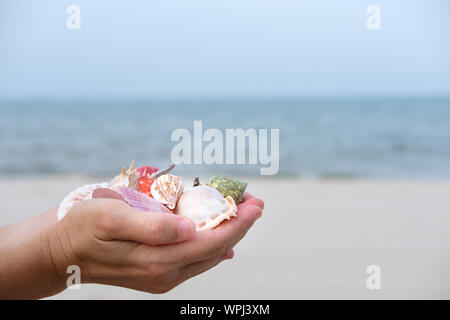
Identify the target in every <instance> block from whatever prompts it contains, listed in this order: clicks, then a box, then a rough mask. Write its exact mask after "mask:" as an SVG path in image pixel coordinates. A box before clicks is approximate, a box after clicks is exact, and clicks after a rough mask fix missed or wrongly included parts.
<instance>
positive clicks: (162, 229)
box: [145, 214, 176, 242]
mask: <svg viewBox="0 0 450 320" xmlns="http://www.w3.org/2000/svg"><path fill="white" fill-rule="evenodd" d="M145 229H146V232H147V238H148V239H155V240H156V241H160V242H161V241H166V240H168V239H169V238H170V239H172V238H174V237H176V230H175V229H174V228H170V224H168V223H167V221H166V217H161V216H159V215H153V214H149V215H148V218H147V221H146V225H145Z"/></svg>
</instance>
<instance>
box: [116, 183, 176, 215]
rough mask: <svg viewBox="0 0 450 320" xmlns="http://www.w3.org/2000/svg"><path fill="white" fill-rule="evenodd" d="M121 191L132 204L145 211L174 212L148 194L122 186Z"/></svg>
mask: <svg viewBox="0 0 450 320" xmlns="http://www.w3.org/2000/svg"><path fill="white" fill-rule="evenodd" d="M119 193H120V194H121V195H122V196H123V197H124V199H125V201H126V202H127V203H128V204H129V205H130V206H132V207H133V208H136V209H138V210H141V211H145V212H165V213H172V211H170V210H169V209H167V208H166V206H164V205H163V204H162V203H160V202H159V201H156V200H155V199H152V198H150V197H149V196H147V195H146V194H144V193H142V192H139V191H136V190H134V189H131V188H128V187H120V188H119Z"/></svg>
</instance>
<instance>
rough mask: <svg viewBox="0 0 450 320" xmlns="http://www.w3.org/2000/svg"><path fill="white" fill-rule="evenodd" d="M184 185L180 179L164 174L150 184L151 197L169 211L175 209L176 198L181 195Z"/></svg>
mask: <svg viewBox="0 0 450 320" xmlns="http://www.w3.org/2000/svg"><path fill="white" fill-rule="evenodd" d="M183 189H184V184H183V180H182V179H181V177H178V176H174V175H172V174H164V175H162V176H160V177H159V178H157V179H156V180H155V182H153V184H152V189H151V192H152V196H153V198H155V200H158V201H159V202H161V203H162V204H165V205H166V206H167V207H168V208H169V209H171V210H173V209H175V206H176V205H177V201H178V198H180V195H181V194H182V193H183Z"/></svg>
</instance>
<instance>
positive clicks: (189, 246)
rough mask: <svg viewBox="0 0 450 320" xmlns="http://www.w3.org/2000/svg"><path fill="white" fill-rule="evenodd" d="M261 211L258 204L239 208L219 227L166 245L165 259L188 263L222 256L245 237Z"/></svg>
mask: <svg viewBox="0 0 450 320" xmlns="http://www.w3.org/2000/svg"><path fill="white" fill-rule="evenodd" d="M261 212H262V210H261V208H260V207H258V206H253V205H249V206H247V207H244V208H243V209H241V210H239V212H238V213H237V217H235V218H231V220H228V221H226V222H223V223H222V224H221V225H220V226H218V227H217V228H215V229H212V230H203V231H200V232H197V234H196V235H195V237H194V238H192V239H191V240H189V241H186V242H183V243H180V244H177V245H174V246H168V247H166V248H165V250H164V259H167V260H168V262H173V263H179V264H183V265H186V264H190V263H194V262H198V261H204V260H207V259H210V258H214V257H219V256H222V255H223V254H224V253H226V252H227V251H228V250H230V249H231V248H233V247H234V246H235V245H236V243H238V242H239V240H241V239H242V237H244V235H245V234H246V233H247V231H248V230H249V229H250V228H251V227H252V225H253V223H254V222H255V221H256V220H257V219H258V218H259V217H260V216H261Z"/></svg>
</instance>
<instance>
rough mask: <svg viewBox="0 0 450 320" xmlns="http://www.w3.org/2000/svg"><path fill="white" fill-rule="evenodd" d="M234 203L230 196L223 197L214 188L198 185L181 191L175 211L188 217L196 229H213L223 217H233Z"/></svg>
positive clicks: (234, 214) (234, 211)
mask: <svg viewBox="0 0 450 320" xmlns="http://www.w3.org/2000/svg"><path fill="white" fill-rule="evenodd" d="M236 212H237V207H236V204H235V202H234V200H233V198H232V197H230V196H228V197H226V198H224V197H223V196H222V194H221V193H220V192H219V191H217V190H216V189H214V188H212V187H209V186H205V185H200V186H197V187H193V188H192V189H190V190H188V191H185V192H183V194H182V195H181V197H180V199H179V200H178V204H177V208H176V211H175V213H176V214H177V215H180V216H185V217H188V218H190V219H191V220H193V221H194V222H195V225H196V226H197V230H203V229H213V228H215V227H216V226H218V225H219V224H220V223H222V221H224V220H225V219H227V220H229V219H230V218H231V217H235V216H236Z"/></svg>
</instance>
